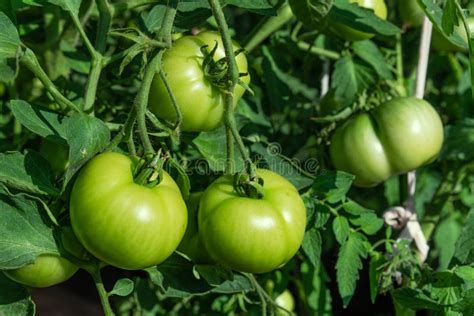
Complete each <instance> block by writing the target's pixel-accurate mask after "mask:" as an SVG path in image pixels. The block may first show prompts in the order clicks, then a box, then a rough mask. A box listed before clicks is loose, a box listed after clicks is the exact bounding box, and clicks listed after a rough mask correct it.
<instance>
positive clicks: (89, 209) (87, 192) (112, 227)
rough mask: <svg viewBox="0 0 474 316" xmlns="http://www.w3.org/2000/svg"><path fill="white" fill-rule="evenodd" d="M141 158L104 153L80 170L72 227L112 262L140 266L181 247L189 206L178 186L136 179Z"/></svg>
mask: <svg viewBox="0 0 474 316" xmlns="http://www.w3.org/2000/svg"><path fill="white" fill-rule="evenodd" d="M136 164H137V160H136V159H132V158H130V157H128V156H125V155H122V154H119V153H103V154H100V155H98V156H96V157H94V158H93V159H91V160H90V161H89V162H88V163H87V165H86V166H85V167H84V168H83V169H82V170H81V172H80V174H79V176H78V177H77V180H76V182H75V183H74V187H73V189H72V192H71V200H70V211H71V224H72V228H73V230H74V232H75V234H76V236H77V238H78V239H79V241H80V242H81V243H82V244H83V245H84V247H85V248H86V249H87V250H88V251H89V252H90V253H91V254H93V255H94V256H96V257H97V258H99V259H100V260H102V261H103V262H105V263H107V264H110V265H112V266H115V267H118V268H122V269H126V270H139V269H143V268H147V267H150V266H153V265H157V264H159V263H161V262H163V261H164V260H165V259H166V258H168V257H169V256H170V255H171V254H172V253H173V251H175V250H176V248H177V247H178V244H179V242H180V241H181V239H182V237H183V235H184V232H185V230H186V221H187V211H186V205H185V203H184V201H183V198H182V196H181V193H180V191H179V188H178V186H177V185H176V183H175V182H174V180H173V179H172V178H171V177H170V176H169V175H168V173H166V172H163V178H162V180H161V182H160V183H159V184H158V185H156V186H154V187H151V188H150V187H146V186H142V185H140V184H137V183H135V182H134V178H133V170H134V168H135V166H136Z"/></svg>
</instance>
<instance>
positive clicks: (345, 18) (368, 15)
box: [329, 0, 401, 36]
mask: <svg viewBox="0 0 474 316" xmlns="http://www.w3.org/2000/svg"><path fill="white" fill-rule="evenodd" d="M329 18H330V19H331V21H333V22H337V23H342V24H345V25H347V26H349V27H351V28H354V29H356V30H359V31H362V32H367V33H377V34H381V35H387V36H391V35H396V34H399V33H400V31H401V30H400V28H398V27H397V26H395V25H394V24H392V23H390V22H388V21H386V20H382V19H381V18H379V17H378V16H376V15H375V14H374V12H373V11H372V10H368V9H365V8H363V7H360V6H359V5H357V4H356V3H352V2H348V1H347V0H334V5H333V7H332V9H331V12H330V13H329Z"/></svg>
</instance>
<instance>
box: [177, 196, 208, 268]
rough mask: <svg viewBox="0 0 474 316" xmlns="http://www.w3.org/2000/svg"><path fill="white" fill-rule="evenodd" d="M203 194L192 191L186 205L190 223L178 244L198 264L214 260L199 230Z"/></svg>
mask: <svg viewBox="0 0 474 316" xmlns="http://www.w3.org/2000/svg"><path fill="white" fill-rule="evenodd" d="M201 196H202V192H195V193H192V194H191V195H190V196H189V199H188V200H187V201H186V206H187V207H188V225H187V227H186V233H185V234H184V237H183V239H182V240H181V243H180V244H179V246H178V250H179V251H181V252H183V253H184V254H186V255H188V256H189V258H191V259H192V260H193V262H194V263H197V264H205V263H210V262H212V259H211V257H210V255H209V253H208V252H207V250H206V248H205V247H204V244H203V242H202V239H201V236H200V235H199V230H198V210H199V201H200V200H201Z"/></svg>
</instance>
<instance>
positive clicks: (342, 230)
mask: <svg viewBox="0 0 474 316" xmlns="http://www.w3.org/2000/svg"><path fill="white" fill-rule="evenodd" d="M332 230H333V232H334V236H335V237H336V240H337V242H338V243H339V244H341V245H342V244H344V243H345V242H346V239H347V237H348V236H349V233H350V227H349V222H348V221H347V218H345V217H343V216H337V217H336V218H334V221H333V222H332Z"/></svg>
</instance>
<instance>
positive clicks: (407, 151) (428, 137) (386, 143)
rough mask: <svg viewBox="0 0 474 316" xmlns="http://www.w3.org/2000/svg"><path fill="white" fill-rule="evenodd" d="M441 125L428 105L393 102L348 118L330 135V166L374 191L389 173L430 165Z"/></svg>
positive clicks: (406, 100)
mask: <svg viewBox="0 0 474 316" xmlns="http://www.w3.org/2000/svg"><path fill="white" fill-rule="evenodd" d="M443 138H444V135H443V124H442V122H441V118H440V117H439V115H438V113H437V112H436V110H435V109H434V108H433V107H432V106H431V105H430V104H429V103H428V102H426V101H424V100H421V99H416V98H411V97H410V98H397V99H393V100H391V101H388V102H386V103H384V104H382V105H381V106H379V107H378V108H376V109H374V110H373V111H371V112H369V113H362V114H359V115H356V116H355V117H353V118H351V119H349V120H348V121H347V122H346V123H345V124H343V125H342V126H341V127H339V128H338V129H337V130H336V131H335V132H334V134H333V136H332V139H331V145H330V148H329V150H330V155H331V159H332V162H333V164H334V166H335V167H336V168H337V169H339V170H343V171H346V172H348V173H351V174H353V175H355V176H356V178H355V180H354V185H356V186H360V187H372V186H375V185H377V184H378V183H380V182H382V181H385V180H386V179H388V178H389V177H390V176H392V175H397V174H401V173H405V172H408V171H411V170H414V169H416V168H418V167H420V166H422V165H425V164H428V163H430V162H432V161H433V160H434V159H435V158H436V157H437V155H438V153H439V152H440V150H441V147H442V144H443Z"/></svg>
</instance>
